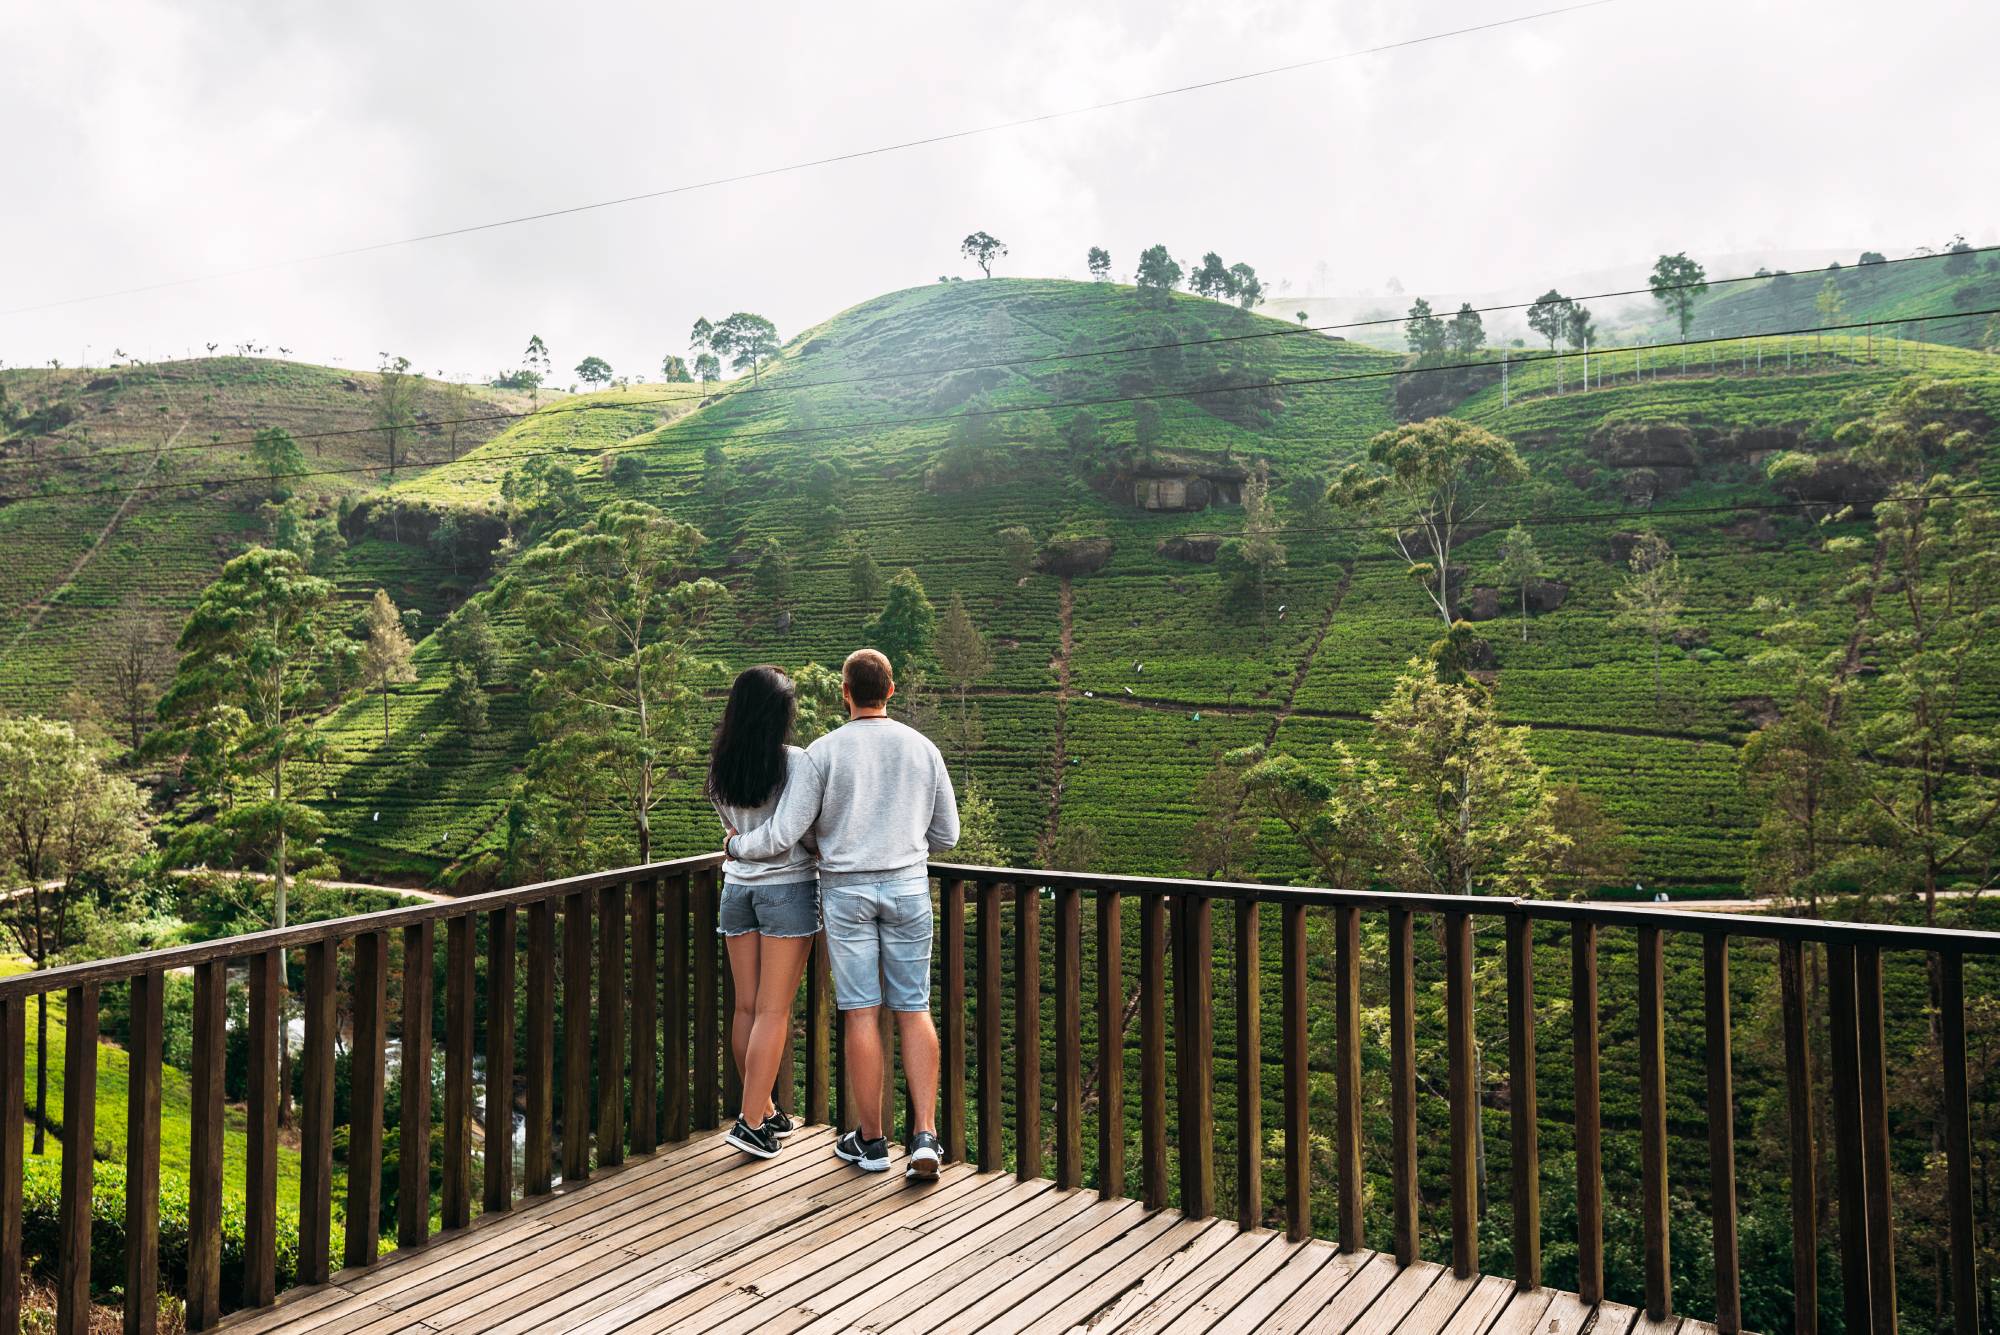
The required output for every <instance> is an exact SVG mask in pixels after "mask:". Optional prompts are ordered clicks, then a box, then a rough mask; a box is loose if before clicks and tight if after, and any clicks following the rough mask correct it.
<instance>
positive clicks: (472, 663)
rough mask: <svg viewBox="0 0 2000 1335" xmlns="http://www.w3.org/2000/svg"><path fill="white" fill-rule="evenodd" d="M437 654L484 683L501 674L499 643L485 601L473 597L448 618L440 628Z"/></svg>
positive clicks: (437, 636)
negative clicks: (487, 613) (472, 599)
mask: <svg viewBox="0 0 2000 1335" xmlns="http://www.w3.org/2000/svg"><path fill="white" fill-rule="evenodd" d="M435 638H436V640H437V647H438V653H439V654H440V655H441V656H442V657H443V658H444V660H445V661H446V662H448V663H451V664H453V665H455V666H461V667H464V668H465V669H466V670H467V671H468V672H470V673H471V674H472V678H473V680H474V681H476V682H478V683H479V684H480V685H481V686H485V685H487V684H489V683H490V682H492V681H493V680H494V679H495V678H496V677H498V676H499V675H500V642H499V640H498V639H497V638H496V637H495V636H494V634H493V621H492V619H491V618H490V617H488V616H487V615H486V604H485V603H483V602H481V601H478V600H476V599H475V600H474V601H472V602H469V603H466V604H465V605H464V606H463V607H461V608H459V609H458V610H457V611H456V612H453V613H452V614H451V615H450V616H448V617H446V618H445V620H444V624H443V625H442V626H439V627H438V629H437V635H436V636H435Z"/></svg>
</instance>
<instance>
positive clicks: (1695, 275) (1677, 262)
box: [1646, 251, 1708, 343]
mask: <svg viewBox="0 0 2000 1335" xmlns="http://www.w3.org/2000/svg"><path fill="white" fill-rule="evenodd" d="M1646 281H1647V284H1648V286H1650V287H1651V288H1652V289H1653V299H1654V300H1655V301H1657V302H1659V303H1660V304H1661V305H1662V306H1664V307H1666V308H1667V309H1668V310H1670V311H1672V312H1673V314H1674V319H1675V321H1676V322H1678V323H1679V325H1680V330H1681V342H1683V343H1685V342H1687V336H1688V326H1689V325H1690V324H1692V323H1693V321H1694V301H1695V298H1696V297H1698V296H1700V295H1701V294H1702V293H1704V292H1706V291H1708V271H1707V270H1706V269H1704V268H1702V267H1701V265H1699V264H1697V263H1695V262H1694V261H1693V260H1691V259H1689V258H1688V257H1687V252H1686V251H1681V252H1680V253H1679V254H1677V255H1662V256H1660V258H1659V259H1658V260H1657V261H1655V262H1654V264H1653V272H1652V274H1651V276H1650V277H1648V278H1647V280H1646Z"/></svg>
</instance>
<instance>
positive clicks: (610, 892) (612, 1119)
mask: <svg viewBox="0 0 2000 1335" xmlns="http://www.w3.org/2000/svg"><path fill="white" fill-rule="evenodd" d="M625 913H626V909H625V887H624V886H622V885H607V886H605V887H604V888H603V889H601V890H599V891H598V892H597V1162H598V1166H599V1167H602V1168H613V1167H616V1166H617V1165H619V1164H621V1163H624V1162H625Z"/></svg>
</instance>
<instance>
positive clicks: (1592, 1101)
mask: <svg viewBox="0 0 2000 1335" xmlns="http://www.w3.org/2000/svg"><path fill="white" fill-rule="evenodd" d="M1569 978H1570V983H1569V999H1570V1043H1571V1061H1572V1070H1573V1072H1574V1076H1573V1083H1574V1086H1575V1090H1576V1104H1575V1106H1576V1119H1575V1120H1576V1128H1575V1129H1576V1289H1577V1296H1578V1297H1580V1298H1582V1299H1583V1301H1584V1303H1585V1305H1586V1306H1590V1307H1595V1306H1597V1305H1598V1304H1599V1303H1601V1302H1603V1301H1604V1124H1603V1110H1602V1108H1601V1107H1600V1106H1599V1102H1598V1075H1597V1061H1598V1038H1597V924H1596V923H1593V922H1577V923H1573V924H1571V926H1570V935H1569Z"/></svg>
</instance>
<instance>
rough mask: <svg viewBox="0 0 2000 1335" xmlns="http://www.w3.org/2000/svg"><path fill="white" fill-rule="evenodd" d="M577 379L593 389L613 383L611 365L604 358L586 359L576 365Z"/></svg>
mask: <svg viewBox="0 0 2000 1335" xmlns="http://www.w3.org/2000/svg"><path fill="white" fill-rule="evenodd" d="M576 378H577V379H578V380H581V381H582V382H583V383H584V384H586V385H590V386H592V387H595V386H598V385H608V384H610V383H611V363H610V362H607V361H605V360H604V358H602V357H585V358H584V359H583V360H582V361H580V362H578V363H577V364H576Z"/></svg>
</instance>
